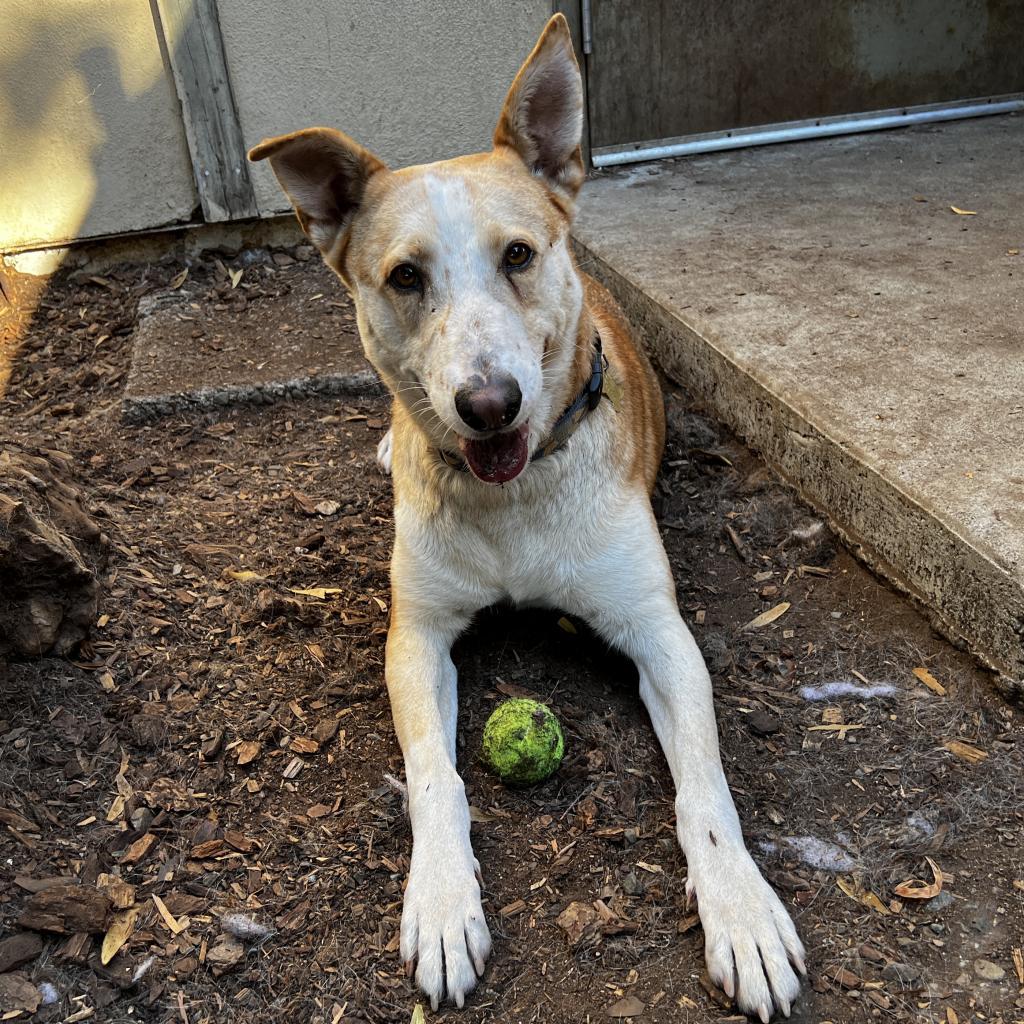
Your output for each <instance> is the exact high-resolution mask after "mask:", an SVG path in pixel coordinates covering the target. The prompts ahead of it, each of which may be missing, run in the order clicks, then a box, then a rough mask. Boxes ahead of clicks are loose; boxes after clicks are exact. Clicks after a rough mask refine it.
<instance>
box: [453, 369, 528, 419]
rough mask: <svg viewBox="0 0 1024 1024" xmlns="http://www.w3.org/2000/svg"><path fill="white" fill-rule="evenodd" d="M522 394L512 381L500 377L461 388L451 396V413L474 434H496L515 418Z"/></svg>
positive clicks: (517, 384)
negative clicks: (458, 417) (460, 418)
mask: <svg viewBox="0 0 1024 1024" xmlns="http://www.w3.org/2000/svg"><path fill="white" fill-rule="evenodd" d="M522 404H523V393H522V392H521V391H520V390H519V383H518V381H517V380H516V379H515V377H512V376H509V375H507V374H506V375H504V376H501V377H495V378H494V379H493V380H486V381H483V382H482V383H479V384H477V383H476V382H474V383H473V384H463V385H462V387H460V388H459V389H458V390H457V391H456V392H455V411H456V412H457V413H458V414H459V416H461V417H462V422H463V423H465V424H466V426H467V427H472V428H473V429H474V430H481V431H483V430H500V429H501V428H502V427H507V426H508V425H509V424H510V423H511V422H512V421H513V420H514V419H515V418H516V416H517V415H518V413H519V407H520V406H521V405H522Z"/></svg>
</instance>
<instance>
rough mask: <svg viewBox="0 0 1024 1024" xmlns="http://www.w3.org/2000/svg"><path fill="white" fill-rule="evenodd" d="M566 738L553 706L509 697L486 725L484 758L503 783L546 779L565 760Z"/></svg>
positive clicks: (514, 783) (531, 782) (514, 784)
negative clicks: (563, 758) (552, 709)
mask: <svg viewBox="0 0 1024 1024" xmlns="http://www.w3.org/2000/svg"><path fill="white" fill-rule="evenodd" d="M564 750H565V740H564V739H563V738H562V728H561V726H560V725H559V724H558V719H557V718H555V716H554V714H553V713H552V711H551V709H550V708H549V707H547V706H546V705H544V704H540V703H538V702H537V701H535V700H525V699H521V698H519V699H516V700H507V701H505V703H504V704H501V705H499V706H498V707H497V708H495V710H494V713H493V714H492V715H491V717H490V718H488V719H487V724H486V725H485V726H484V739H483V758H484V761H485V762H486V764H487V765H488V766H489V767H490V768H491V770H492V771H493V772H494V773H495V774H496V775H497V776H498V777H499V778H500V779H501V781H502V782H505V783H508V784H510V785H513V786H530V785H532V784H533V783H535V782H543V781H544V780H545V779H546V778H547V777H548V776H549V775H551V774H553V773H554V772H555V771H556V770H557V768H558V766H559V765H560V764H561V763H562V753H563V751H564Z"/></svg>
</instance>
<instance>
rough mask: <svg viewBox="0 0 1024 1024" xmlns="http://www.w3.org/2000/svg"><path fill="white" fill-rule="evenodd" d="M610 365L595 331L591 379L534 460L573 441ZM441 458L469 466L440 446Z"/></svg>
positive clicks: (463, 469) (596, 401)
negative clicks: (573, 436) (570, 439)
mask: <svg viewBox="0 0 1024 1024" xmlns="http://www.w3.org/2000/svg"><path fill="white" fill-rule="evenodd" d="M607 367H608V360H607V359H605V357H604V353H603V352H602V351H601V335H599V334H598V333H597V332H596V331H595V332H594V360H593V363H592V364H591V373H590V379H589V380H588V381H587V383H586V384H584V385H583V390H582V391H580V393H579V394H578V395H577V396H576V397H575V398H574V399H573V400H572V401H571V402H570V403H569V405H568V406H567V407H566V409H565V411H564V412H563V413H562V415H561V416H559V417H558V419H557V420H555V424H554V426H553V427H552V428H551V433H549V434H548V436H547V437H546V438H545V439H544V441H543V442H542V443H541V444H540V445H538V447H537V450H536V451H535V452H534V453H533V455H532V456H530V461H531V462H536V461H537V460H538V459H543V458H544V457H545V456H547V455H554V453H555V452H557V451H558V450H559V449H561V448H564V447H565V446H566V445H567V444H568V443H569V438H570V437H572V435H573V434H574V433H575V432H576V428H577V427H578V426H579V425H580V423H582V422H583V420H584V419H585V418H586V416H587V414H588V413H591V412H593V411H594V410H595V409H596V408H597V407H598V406H599V405H600V404H601V396H602V395H603V394H604V376H605V370H606V369H607ZM437 454H438V455H439V456H440V457H441V461H442V462H444V463H445V465H447V466H450V467H451V468H452V469H457V470H459V472H461V473H466V472H468V470H469V467H468V466H467V465H466V462H465V460H464V459H463V458H462V456H461V455H455V454H453V453H452V452H447V451H445V450H444V449H443V448H438V449H437Z"/></svg>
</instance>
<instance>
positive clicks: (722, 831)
mask: <svg viewBox="0 0 1024 1024" xmlns="http://www.w3.org/2000/svg"><path fill="white" fill-rule="evenodd" d="M606 537H607V538H609V540H608V543H607V545H606V547H605V549H604V551H603V553H601V554H599V555H598V556H597V558H596V559H595V560H594V561H593V562H592V563H591V564H590V566H589V567H588V571H587V574H586V576H585V577H584V578H583V579H581V580H580V581H579V584H580V589H579V591H578V593H577V595H576V598H575V601H574V604H575V607H571V608H569V609H567V610H569V611H576V612H578V613H579V614H580V615H581V616H583V617H584V618H585V619H587V620H588V621H589V622H590V624H591V626H592V627H593V628H594V629H595V630H596V631H597V632H598V633H599V634H601V635H602V636H603V637H605V639H607V640H608V641H609V642H610V643H611V644H613V645H614V646H616V647H618V648H619V649H620V650H622V651H623V652H624V653H625V654H627V655H628V656H629V657H631V658H632V659H633V661H634V662H635V663H636V666H637V668H638V670H639V673H640V696H641V699H642V700H643V702H644V704H646V706H647V709H648V711H649V712H650V716H651V721H652V723H653V724H654V731H655V732H656V733H657V735H658V739H659V740H660V741H661V746H662V749H663V750H664V751H665V757H666V759H667V761H668V764H669V768H670V769H671V771H672V777H673V779H674V781H675V784H676V794H677V795H676V829H677V833H678V836H679V843H680V845H681V846H682V848H683V852H684V853H685V854H686V862H687V870H688V880H687V893H688V895H689V894H695V895H696V897H697V900H698V907H699V910H700V917H701V922H702V924H703V926H704V938H705V947H704V949H705V957H706V960H707V967H708V972H709V973H710V975H711V977H712V978H713V979H714V980H715V981H716V982H717V983H718V984H719V985H721V986H722V988H723V989H725V991H726V993H727V994H729V995H730V996H734V997H735V999H736V1002H737V1003H738V1005H739V1006H740V1008H741V1009H742V1010H743V1011H745V1012H746V1013H756V1014H757V1015H758V1016H760V1017H761V1019H762V1020H763V1021H765V1022H766V1024H767V1021H768V1019H769V1017H770V1016H771V1014H772V1013H773V1012H774V1010H776V1009H777V1010H781V1011H782V1013H784V1014H786V1015H788V1014H789V1011H790V1008H791V1006H792V1003H793V1000H794V999H795V997H796V995H797V993H798V991H799V987H800V986H799V981H798V979H797V975H796V973H795V972H794V967H795V968H796V969H797V970H799V971H804V970H805V969H804V963H803V957H804V950H803V946H802V945H801V943H800V939H799V938H798V937H797V934H796V930H795V928H794V927H793V923H792V921H791V920H790V917H789V914H788V913H787V912H786V909H785V908H784V907H783V905H782V903H781V901H780V900H779V898H778V896H776V894H775V892H774V891H773V890H772V889H771V887H770V886H769V885H768V883H767V882H765V880H764V879H763V878H762V877H761V873H760V871H759V870H758V868H757V866H756V865H755V864H754V861H753V860H752V858H751V857H750V854H749V853H748V852H747V849H746V846H745V845H744V842H743V834H742V831H741V829H740V822H739V817H738V816H737V814H736V808H735V806H734V805H733V801H732V795H731V794H730V793H729V787H728V783H727V782H726V779H725V773H724V771H723V770H722V762H721V757H720V754H719V750H718V730H717V727H716V724H715V712H714V705H713V702H712V693H711V679H710V677H709V675H708V671H707V669H706V668H705V666H704V660H703V658H702V657H701V655H700V651H699V650H698V648H697V645H696V643H695V642H694V640H693V637H692V636H691V635H690V631H689V630H688V629H687V628H686V625H685V624H684V622H683V620H682V618H681V617H680V615H679V610H678V607H677V605H676V597H675V585H674V583H673V581H672V575H671V571H670V568H669V564H668V559H667V557H666V555H665V551H664V549H663V547H662V545H661V538H660V537H659V536H658V531H657V526H656V525H655V522H654V517H653V515H652V514H651V509H650V505H649V504H648V503H647V499H646V496H643V495H638V496H637V498H636V501H635V502H632V503H630V504H629V506H628V507H627V508H626V509H625V510H624V511H623V513H622V514H621V518H620V519H618V521H616V522H613V523H609V524H608V529H607V531H606Z"/></svg>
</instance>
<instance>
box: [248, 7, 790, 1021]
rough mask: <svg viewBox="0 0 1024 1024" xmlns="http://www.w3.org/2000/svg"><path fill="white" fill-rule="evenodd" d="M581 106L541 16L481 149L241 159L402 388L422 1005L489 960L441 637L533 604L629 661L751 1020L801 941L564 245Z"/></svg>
mask: <svg viewBox="0 0 1024 1024" xmlns="http://www.w3.org/2000/svg"><path fill="white" fill-rule="evenodd" d="M582 111H583V87H582V81H581V78H580V72H579V67H578V65H577V63H576V57H575V54H574V52H573V46H572V40H571V37H570V34H569V29H568V25H567V23H566V21H565V19H564V18H563V17H562V16H561V15H555V16H554V17H553V18H552V19H551V20H550V21H549V22H548V24H547V26H546V28H545V29H544V31H543V33H542V34H541V36H540V39H539V41H538V43H537V45H536V47H535V48H534V50H533V52H532V53H531V54H530V56H529V57H528V59H527V60H526V63H525V64H524V65H523V66H522V68H521V69H520V71H519V74H518V75H517V76H516V78H515V80H514V82H513V83H512V86H511V89H510V90H509V93H508V96H507V98H506V101H505V105H504V107H503V109H502V111H501V114H500V117H499V120H498V125H497V129H496V130H495V133H494V144H493V149H492V150H491V151H490V152H487V153H479V154H475V155H471V156H464V157H459V158H457V159H453V160H445V161H441V162H438V163H432V164H427V165H424V166H417V167H408V168H405V169H402V170H390V169H388V168H387V167H386V166H385V165H384V164H383V163H382V162H381V161H380V160H379V159H377V157H375V156H374V155H373V154H372V153H370V152H369V151H368V150H366V149H364V148H363V147H361V146H360V145H358V144H357V143H356V142H354V141H352V140H351V139H350V138H348V137H347V136H346V135H343V134H342V133H341V132H337V131H334V130H331V129H328V128H310V129H307V130H304V131H299V132H295V133H293V134H290V135H284V136H280V137H278V138H272V139H267V140H265V141H264V142H262V143H260V144H259V145H258V146H256V147H254V148H253V149H252V150H251V152H250V154H249V157H250V159H251V160H264V159H267V160H269V161H270V164H271V167H272V168H273V170H274V173H275V175H276V176H277V179H278V181H279V182H280V184H281V186H282V188H283V189H284V191H285V193H286V194H287V195H288V197H289V199H290V200H291V202H292V204H293V206H294V208H295V212H296V214H297V216H298V219H299V222H300V224H301V226H302V228H303V230H304V231H305V233H306V234H307V235H308V237H309V238H310V240H311V241H312V242H313V243H314V245H316V247H317V248H318V249H319V250H320V252H321V254H322V255H323V258H324V260H325V261H326V263H327V264H328V266H330V267H331V268H332V270H334V271H335V273H336V274H337V275H338V277H339V278H340V279H341V281H342V283H343V284H344V285H345V287H346V288H347V289H348V291H349V292H350V293H351V295H352V298H353V300H354V303H355V307H356V311H357V318H358V324H359V331H360V335H361V338H362V342H363V346H364V349H365V352H366V357H367V359H368V360H369V361H370V363H372V364H373V366H374V367H375V368H376V370H377V371H378V373H379V374H380V376H381V379H382V380H383V381H384V382H385V384H386V385H387V387H388V388H389V389H390V391H391V393H392V395H393V397H394V402H393V418H392V427H391V432H390V434H389V435H388V436H386V437H385V439H384V441H383V442H382V444H381V446H380V451H379V456H380V459H381V462H382V464H383V465H384V466H385V467H386V468H389V469H390V470H391V473H392V477H393V484H394V496H395V545H394V553H393V557H392V562H391V580H392V607H391V622H390V627H389V631H388V637H387V650H386V659H385V677H386V680H387V688H388V694H389V697H390V701H391V708H392V714H393V717H394V724H395V730H396V732H397V734H398V740H399V743H400V745H401V748H402V754H403V757H404V760H405V773H406V781H407V785H408V796H409V816H410V820H411V824H412V832H413V847H412V859H411V862H410V868H409V878H408V886H407V888H406V892H405V902H404V906H403V910H402V924H401V956H402V958H403V960H404V961H405V963H406V966H407V969H408V970H409V971H410V973H411V972H412V971H413V970H415V976H416V981H417V983H418V984H419V986H420V988H421V989H422V990H423V992H424V993H425V994H426V995H427V996H429V998H430V1001H431V1005H432V1006H433V1007H434V1009H435V1010H436V1009H437V1007H438V1005H439V1003H440V1002H441V1001H442V1000H443V999H444V998H445V997H446V996H447V998H448V999H449V1000H451V1001H452V1002H454V1003H455V1004H456V1005H457V1006H459V1007H462V1006H463V1005H464V1001H465V998H466V995H467V993H468V992H470V991H471V990H472V989H473V987H474V986H475V984H476V982H477V979H478V977H479V976H480V975H481V974H482V973H483V971H484V964H485V961H486V960H487V957H488V955H489V953H490V950H491V939H490V933H489V931H488V927H487V924H486V922H485V920H484V912H483V907H482V905H481V881H480V866H479V864H478V862H477V860H476V858H475V857H474V855H473V850H472V846H471V844H470V818H469V805H468V803H467V800H466V793H465V788H464V786H463V782H462V779H461V778H460V777H459V773H458V770H457V766H456V754H455V737H456V717H457V694H456V671H455V666H454V664H453V663H452V659H451V654H450V651H451V646H452V643H453V642H454V641H455V639H456V638H457V637H458V636H459V634H460V633H462V632H463V631H464V630H465V629H466V628H467V627H468V626H469V624H470V622H471V620H472V619H473V616H474V615H475V614H476V613H477V612H478V611H479V610H481V609H483V608H485V607H487V606H489V605H492V604H496V603H498V602H503V601H504V602H511V603H512V604H515V605H523V606H525V605H534V606H536V605H541V606H547V607H551V608H557V609H560V610H562V611H564V612H567V613H569V614H572V615H575V616H578V617H579V618H581V619H583V620H585V621H586V622H587V623H588V624H589V625H590V626H591V627H592V628H593V630H594V631H595V632H596V633H597V634H598V635H599V636H600V637H602V638H603V639H604V640H605V641H606V642H607V643H609V644H610V645H611V646H613V647H615V648H617V649H618V650H620V651H622V652H624V653H625V654H626V655H628V656H629V657H630V658H632V660H633V661H634V662H635V664H636V666H637V669H638V671H639V679H640V696H641V699H642V700H643V702H644V704H645V705H646V707H647V709H648V711H649V713H650V717H651V721H652V723H653V725H654V729H655V732H656V733H657V736H658V739H659V741H660V743H661V746H662V749H663V750H664V752H665V757H666V760H667V761H668V765H669V768H670V770H671V772H672V777H673V780H674V782H675V785H676V791H677V796H676V800H675V810H676V818H677V832H678V838H679V843H680V845H681V847H682V849H683V852H684V854H685V855H686V862H687V869H688V877H687V883H686V891H687V896H688V898H690V897H693V896H695V897H696V899H697V905H698V909H699V911H700V918H701V922H702V924H703V928H704V935H705V956H706V960H707V968H708V971H709V974H710V976H711V978H712V979H714V981H715V982H716V983H717V984H719V985H720V986H721V987H722V988H723V989H724V991H725V992H726V993H727V994H728V995H729V996H731V997H733V998H734V999H735V1000H736V1002H737V1005H738V1006H739V1007H740V1008H741V1009H742V1010H743V1011H744V1012H746V1013H748V1014H757V1015H758V1016H759V1017H760V1018H761V1020H762V1021H765V1022H767V1021H768V1020H769V1018H770V1017H771V1016H772V1014H773V1013H775V1012H776V1011H779V1012H781V1013H783V1014H785V1015H787V1016H788V1015H789V1012H790V1008H791V1005H792V1003H793V1000H794V999H795V998H796V996H797V994H798V991H799V987H800V980H799V977H798V975H799V974H806V969H805V967H804V950H803V946H802V945H801V942H800V939H799V937H798V936H797V933H796V930H795V928H794V926H793V923H792V921H791V920H790V917H789V914H788V913H787V912H786V910H785V908H784V907H783V905H782V903H781V901H780V900H779V898H778V897H777V896H776V894H775V892H774V891H773V890H772V889H771V887H770V886H769V885H768V884H767V882H765V880H764V879H763V878H762V876H761V873H760V871H759V870H758V868H757V866H756V865H755V864H754V861H753V859H752V858H751V856H750V854H749V853H748V852H747V849H746V847H745V845H744V841H743V836H742V832H741V830H740V823H739V818H738V816H737V813H736V810H735V807H734V805H733V801H732V797H731V795H730V793H729V788H728V784H727V782H726V779H725V774H724V772H723V770H722V764H721V759H720V756H719V751H718V734H717V727H716V724H715V715H714V707H713V703H712V692H711V680H710V677H709V675H708V672H707V669H706V668H705V666H704V662H703V660H702V658H701V655H700V652H699V651H698V649H697V645H696V644H695V642H694V640H693V638H692V636H691V635H690V632H689V630H688V629H687V628H686V625H685V624H684V622H683V620H682V618H681V616H680V614H679V609H678V606H677V603H676V592H675V585H674V582H673V579H672V575H671V571H670V568H669V563H668V559H667V557H666V555H665V551H664V548H663V547H662V544H661V538H660V536H659V533H658V528H657V525H656V523H655V519H654V515H653V512H652V510H651V503H650V495H651V490H652V488H653V486H654V481H655V474H656V473H657V470H658V466H659V462H660V460H661V454H662V448H663V445H664V434H665V420H664V408H663V404H662V397H661V391H660V388H659V386H658V381H657V378H656V376H655V374H654V371H653V370H652V368H651V366H650V364H649V362H648V361H647V358H646V357H645V356H644V355H643V353H642V352H641V350H640V349H638V348H637V347H636V346H635V345H634V343H633V341H632V340H631V337H630V331H629V328H628V326H627V324H626V323H625V321H624V319H623V316H622V314H621V312H620V311H619V310H618V308H617V307H616V304H615V302H614V300H613V299H612V297H611V296H610V295H609V294H608V292H606V291H605V290H604V289H603V288H602V287H601V286H600V285H599V284H597V283H596V282H595V281H593V280H592V279H590V278H589V277H587V276H586V275H585V274H583V273H581V272H580V270H579V269H578V267H577V266H576V264H575V262H574V259H573V255H572V250H571V244H570V236H569V232H570V227H571V225H572V218H573V212H574V207H575V201H576V197H577V194H578V192H579V190H580V187H581V186H582V184H583V180H584V177H585V169H584V165H583V159H582V155H581V149H580V139H581V134H582V124H583V114H582Z"/></svg>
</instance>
